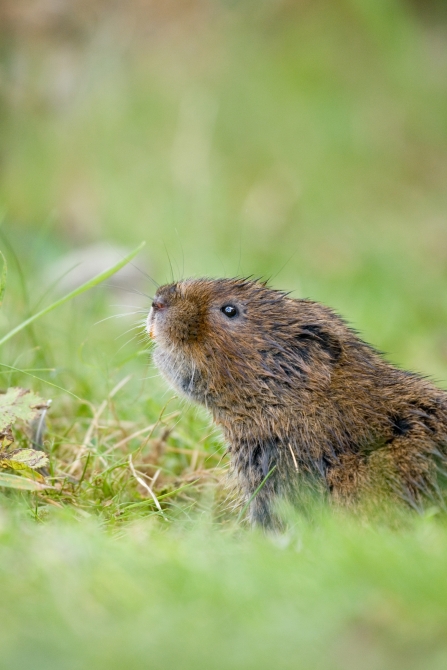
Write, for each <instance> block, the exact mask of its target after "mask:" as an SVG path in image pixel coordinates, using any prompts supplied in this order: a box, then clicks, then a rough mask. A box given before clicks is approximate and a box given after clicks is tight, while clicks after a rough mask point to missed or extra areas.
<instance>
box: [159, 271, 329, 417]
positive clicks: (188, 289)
mask: <svg viewBox="0 0 447 670" xmlns="http://www.w3.org/2000/svg"><path fill="white" fill-rule="evenodd" d="M306 305H307V306H306ZM309 310H310V311H311V312H312V303H306V301H298V300H291V299H289V298H288V297H287V295H286V294H285V293H283V292H281V291H276V290H273V289H270V288H269V287H267V286H266V285H265V284H264V283H263V282H256V281H252V280H250V279H216V280H213V279H194V280H191V279H189V280H185V281H181V282H178V283H173V284H168V285H166V286H162V287H160V288H159V289H158V290H157V293H156V295H155V297H154V301H153V304H152V308H151V310H150V313H149V316H148V320H147V331H148V333H149V334H150V336H151V337H152V338H153V339H154V341H155V345H156V347H155V354H154V359H155V363H156V364H157V366H158V367H159V369H160V370H161V372H163V374H164V375H165V377H167V379H168V381H169V382H170V383H171V384H173V385H174V386H175V387H176V388H177V389H179V390H181V391H182V392H183V393H185V394H186V395H188V396H189V397H191V398H193V399H195V400H198V401H200V402H203V403H205V404H207V405H209V406H218V405H219V406H223V405H224V404H225V405H226V406H229V407H231V408H234V407H236V406H237V403H238V402H241V401H242V399H244V403H245V407H247V403H250V402H252V403H254V404H258V405H259V403H261V404H262V403H263V402H264V401H265V402H266V403H267V402H269V403H270V404H271V403H272V402H278V401H282V402H286V400H285V395H286V394H287V392H288V391H289V392H290V390H291V388H292V387H293V386H296V385H297V384H298V383H299V381H300V379H301V381H302V380H303V379H304V377H306V379H307V380H308V378H309V374H308V373H309V371H310V363H311V359H312V356H313V354H314V353H315V352H316V349H315V346H313V345H314V344H315V343H316V342H319V344H320V345H321V346H320V349H323V351H322V352H321V356H320V359H321V360H320V363H321V365H320V366H319V367H320V368H321V371H320V372H321V374H322V375H323V376H326V367H327V366H328V365H329V362H330V358H331V356H332V352H331V351H330V349H331V346H332V342H328V341H327V338H326V339H325V336H324V335H323V334H322V333H323V330H322V328H321V326H320V325H318V319H319V317H318V315H316V318H314V317H315V315H314V316H312V314H310V315H309V314H308V312H309ZM309 317H310V318H311V324H308V325H307V326H306V320H307V321H308V320H309ZM320 320H321V318H320ZM317 353H318V352H317ZM319 374H320V373H319V372H318V371H317V372H316V373H315V375H314V378H315V379H316V380H317V381H318V379H319ZM320 376H321V375H320ZM281 398H282V400H281Z"/></svg>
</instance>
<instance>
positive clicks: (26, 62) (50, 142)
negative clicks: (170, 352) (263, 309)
mask: <svg viewBox="0 0 447 670" xmlns="http://www.w3.org/2000/svg"><path fill="white" fill-rule="evenodd" d="M0 11H1V14H0V25H1V29H2V50H1V85H2V100H1V125H0V132H1V149H0V170H1V172H0V176H1V183H0V203H1V208H2V211H3V214H4V222H3V227H2V234H3V235H5V236H7V237H8V239H9V241H10V243H11V245H13V247H14V250H15V253H16V254H17V256H19V257H20V259H21V262H22V263H23V264H24V266H25V268H26V270H25V273H27V274H29V275H32V281H31V282H29V283H31V284H32V288H31V289H30V290H32V291H35V292H38V289H39V277H40V275H41V274H42V271H43V269H44V268H45V267H47V266H48V265H49V264H50V263H51V262H52V261H53V260H54V259H55V258H56V257H57V256H59V255H61V254H63V253H64V252H65V251H67V250H71V249H72V248H73V247H76V246H77V247H79V246H85V245H88V244H91V243H93V242H95V241H98V240H107V241H113V242H117V243H120V244H121V245H125V246H126V247H132V246H133V245H135V244H136V243H138V242H140V241H141V240H142V239H145V240H146V241H147V243H148V255H149V259H150V271H151V273H152V275H153V276H154V277H155V278H156V279H157V280H158V281H164V280H166V279H169V276H170V270H169V263H168V259H167V253H166V250H167V252H168V253H169V256H170V257H171V259H172V263H173V265H174V274H175V276H176V277H178V276H181V275H182V274H186V275H202V274H211V275H223V274H226V275H234V274H236V273H246V274H251V273H254V274H261V275H267V276H269V275H273V276H274V279H273V283H274V285H275V286H278V287H281V288H286V289H289V290H290V289H291V290H294V291H295V295H297V296H306V297H311V298H314V299H317V300H322V301H324V302H326V303H329V304H330V305H332V306H333V307H335V308H336V309H338V310H339V311H341V312H342V313H343V314H344V315H345V316H346V317H347V318H348V319H349V320H350V321H351V322H352V323H354V324H355V325H356V326H357V327H358V328H359V329H360V330H361V331H362V332H363V333H364V335H365V337H366V338H367V339H369V340H370V341H373V342H374V343H375V344H376V345H378V346H379V347H381V348H382V349H384V350H386V351H387V352H389V353H390V355H391V357H392V359H393V360H395V361H397V362H399V363H402V364H405V365H406V366H410V367H412V368H414V369H417V370H421V371H425V372H427V373H430V374H432V375H435V376H436V377H438V378H441V379H445V378H446V376H447V338H446V335H445V320H446V316H447V301H446V298H445V296H446V288H447V284H446V282H447V221H446V210H447V208H446V205H447V188H446V183H447V161H446V155H447V87H446V80H447V37H446V24H445V22H444V21H443V19H445V14H446V12H445V4H444V3H442V2H440V3H439V4H437V3H436V2H428V0H427V1H426V2H423V3H419V4H418V3H411V2H404V1H403V0H402V1H401V2H399V1H398V0H380V1H377V0H376V1H373V0H316V1H313V2H308V1H306V0H295V1H292V0H289V1H286V0H282V1H281V0H262V1H258V2H248V1H245V2H230V1H228V2H225V1H218V0H215V1H206V0H202V1H198V0H197V1H195V0H188V1H186V0H185V1H183V2H165V3H159V2H151V1H148V2H143V0H131V1H130V2H126V4H125V5H124V4H122V3H110V2H106V1H104V0H96V1H93V0H92V1H90V2H87V1H83V0H78V1H77V2H63V0H59V1H57V0H16V1H14V2H13V1H10V2H8V1H7V0H3V3H2V9H1V10H0ZM276 275H277V276H276ZM148 286H149V284H148ZM148 292H150V290H149V289H148ZM10 299H11V298H10ZM17 300H18V298H14V305H13V307H14V308H15V307H16V305H17ZM2 318H3V319H5V318H6V317H5V315H3V317H2Z"/></svg>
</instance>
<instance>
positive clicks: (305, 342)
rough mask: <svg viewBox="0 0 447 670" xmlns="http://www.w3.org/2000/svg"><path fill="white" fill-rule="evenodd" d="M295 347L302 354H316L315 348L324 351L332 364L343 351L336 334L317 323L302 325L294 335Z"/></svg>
mask: <svg viewBox="0 0 447 670" xmlns="http://www.w3.org/2000/svg"><path fill="white" fill-rule="evenodd" d="M296 342H297V348H299V349H301V351H302V352H303V354H306V352H307V354H313V355H316V354H317V351H316V348H319V349H320V350H321V351H322V352H324V353H326V354H327V356H328V357H329V360H330V362H331V363H332V364H335V363H337V362H338V361H339V360H340V358H341V355H342V353H343V349H342V345H341V342H340V340H339V339H338V337H337V335H335V334H334V333H331V332H329V331H328V330H326V329H325V328H324V327H323V326H320V325H318V324H313V323H312V324H306V325H304V326H302V327H301V328H300V330H299V332H298V333H297V335H296Z"/></svg>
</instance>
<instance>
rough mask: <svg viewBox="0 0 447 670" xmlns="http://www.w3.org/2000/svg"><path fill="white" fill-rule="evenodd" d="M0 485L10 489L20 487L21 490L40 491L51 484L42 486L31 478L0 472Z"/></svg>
mask: <svg viewBox="0 0 447 670" xmlns="http://www.w3.org/2000/svg"><path fill="white" fill-rule="evenodd" d="M0 486H7V487H8V488H11V489H22V490H23V491H42V490H43V489H46V488H52V487H51V486H44V485H43V484H39V482H36V481H33V480H32V479H25V477H19V476H18V475H10V474H9V473H8V472H0Z"/></svg>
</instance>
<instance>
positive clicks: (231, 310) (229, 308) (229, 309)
mask: <svg viewBox="0 0 447 670" xmlns="http://www.w3.org/2000/svg"><path fill="white" fill-rule="evenodd" d="M221 311H222V312H223V313H224V314H225V316H228V318H229V319H233V318H234V317H235V316H237V315H238V314H239V310H238V308H237V307H235V306H234V305H224V306H223V307H221Z"/></svg>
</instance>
